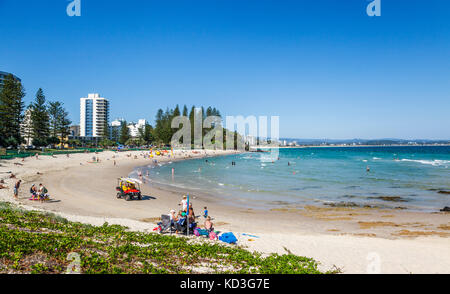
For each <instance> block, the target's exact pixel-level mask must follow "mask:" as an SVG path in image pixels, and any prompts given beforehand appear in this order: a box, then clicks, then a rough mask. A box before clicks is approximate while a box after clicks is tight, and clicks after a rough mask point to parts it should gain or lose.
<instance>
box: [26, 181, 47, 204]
mask: <svg viewBox="0 0 450 294" xmlns="http://www.w3.org/2000/svg"><path fill="white" fill-rule="evenodd" d="M30 194H31V198H30V200H33V201H36V200H39V201H40V202H44V201H46V200H49V199H50V196H49V195H48V190H47V188H46V187H45V186H44V185H43V184H42V183H40V184H39V187H36V185H35V184H33V185H31V188H30Z"/></svg>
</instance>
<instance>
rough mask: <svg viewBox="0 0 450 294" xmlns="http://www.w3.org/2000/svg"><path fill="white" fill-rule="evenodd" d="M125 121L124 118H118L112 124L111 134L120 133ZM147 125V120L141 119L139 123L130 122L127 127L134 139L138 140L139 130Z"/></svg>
mask: <svg viewBox="0 0 450 294" xmlns="http://www.w3.org/2000/svg"><path fill="white" fill-rule="evenodd" d="M124 121H125V120H124V119H123V118H118V119H116V120H114V121H112V122H111V125H110V130H111V132H110V133H111V134H113V133H120V128H121V127H122V123H123V122H124ZM146 124H147V120H146V119H140V120H138V122H137V123H135V122H130V123H127V127H128V131H129V133H130V136H131V137H132V138H137V137H139V129H141V128H143V127H145V125H146Z"/></svg>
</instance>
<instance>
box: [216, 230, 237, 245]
mask: <svg viewBox="0 0 450 294" xmlns="http://www.w3.org/2000/svg"><path fill="white" fill-rule="evenodd" d="M219 240H220V241H222V242H225V243H229V244H235V243H236V242H237V238H236V236H235V235H234V234H233V233H223V234H222V235H220V237H219Z"/></svg>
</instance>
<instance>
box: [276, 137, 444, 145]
mask: <svg viewBox="0 0 450 294" xmlns="http://www.w3.org/2000/svg"><path fill="white" fill-rule="evenodd" d="M280 141H281V142H283V141H286V143H288V144H289V143H292V142H296V143H297V144H298V145H331V144H334V145H343V144H346V145H354V144H355V145H374V146H376V145H405V144H408V145H434V144H450V140H426V139H414V140H405V139H393V138H383V139H343V140H339V139H299V138H280Z"/></svg>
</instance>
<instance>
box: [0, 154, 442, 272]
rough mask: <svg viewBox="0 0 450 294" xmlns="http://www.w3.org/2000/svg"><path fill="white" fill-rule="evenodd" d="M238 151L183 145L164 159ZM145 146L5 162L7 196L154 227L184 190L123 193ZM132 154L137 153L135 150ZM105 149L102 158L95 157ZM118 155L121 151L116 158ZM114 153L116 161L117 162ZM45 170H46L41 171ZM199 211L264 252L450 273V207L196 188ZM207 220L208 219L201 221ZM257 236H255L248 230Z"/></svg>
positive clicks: (88, 219)
mask: <svg viewBox="0 0 450 294" xmlns="http://www.w3.org/2000/svg"><path fill="white" fill-rule="evenodd" d="M230 153H232V152H231V151H228V152H227V151H203V150H201V151H197V152H196V153H193V152H192V151H185V152H183V151H175V154H174V157H172V158H169V157H167V156H164V157H156V159H157V160H158V162H160V163H162V162H165V161H173V160H183V159H189V158H196V157H205V156H220V155H226V154H230ZM142 154H143V153H142V152H141V151H133V152H122V153H114V152H112V151H106V152H101V153H99V154H93V153H89V154H71V155H70V157H69V158H67V157H66V156H65V155H58V156H54V157H50V156H42V157H39V159H36V158H34V157H33V158H26V159H25V160H24V161H23V162H22V160H21V159H14V160H2V161H0V165H1V166H0V178H1V179H3V180H4V182H5V184H4V185H6V186H7V187H8V188H5V189H0V200H2V201H9V202H13V203H17V204H19V205H21V206H23V207H25V208H28V209H40V210H46V211H51V212H54V213H56V214H59V215H61V216H63V217H66V218H67V219H69V220H73V221H80V222H84V223H90V224H94V225H101V224H103V223H104V222H105V221H107V222H108V223H110V224H113V223H114V224H121V225H125V226H128V227H129V228H130V229H132V230H141V231H147V232H152V231H153V228H154V227H155V226H156V222H157V221H158V220H159V217H160V216H161V214H167V213H168V212H169V210H170V209H175V210H178V209H179V206H178V203H179V202H180V200H181V196H182V194H181V193H180V192H176V191H175V190H174V189H171V188H170V187H160V186H156V185H153V184H152V182H151V179H149V180H150V185H143V187H142V191H143V195H144V197H143V200H142V201H130V202H126V201H124V200H122V199H116V197H115V194H116V191H115V187H116V180H117V178H118V177H121V176H127V175H128V174H129V173H130V172H132V171H133V170H134V169H135V168H136V167H139V166H146V165H150V164H152V159H149V158H144V157H143V156H142ZM127 155H130V156H127ZM93 156H97V157H98V158H99V160H100V162H99V163H90V161H92V157H93ZM113 156H114V157H115V158H113ZM114 160H115V161H116V165H114ZM11 173H13V174H14V175H16V178H17V179H22V181H23V182H22V185H21V189H20V193H19V200H17V201H16V200H14V199H13V197H12V187H13V186H14V183H15V181H16V179H10V178H9V177H10V175H11ZM38 173H39V174H38ZM33 183H34V184H39V183H44V184H45V185H46V187H47V188H48V190H49V193H50V195H51V198H52V199H53V200H52V201H51V202H46V203H38V202H33V201H29V200H28V198H29V193H28V191H29V188H30V186H31V184H33ZM192 202H193V205H194V210H195V212H196V214H197V215H200V214H201V213H202V211H203V207H204V206H207V207H208V210H209V212H210V215H211V216H213V217H214V224H215V228H216V229H217V230H220V231H222V232H226V231H231V232H233V233H235V234H236V236H237V237H238V239H239V242H238V243H239V244H240V245H242V246H245V247H247V248H249V249H250V250H256V251H259V252H262V253H266V254H269V253H272V252H275V253H280V254H283V253H287V252H292V253H293V254H297V255H302V256H307V257H312V258H314V259H316V260H317V261H318V262H320V268H321V269H323V270H330V269H333V268H338V269H340V270H341V272H343V273H377V272H379V273H450V250H448V249H449V248H450V214H449V213H424V212H423V213H422V212H410V211H404V210H395V209H391V210H387V209H371V208H347V207H318V206H306V207H302V208H299V207H290V206H287V205H283V204H280V206H279V208H275V209H272V210H264V209H248V208H243V207H239V206H233V205H224V204H223V201H220V200H218V199H215V198H214V197H213V196H205V195H203V194H202V195H201V194H199V195H196V194H194V195H192ZM200 224H202V221H200ZM248 235H251V236H248Z"/></svg>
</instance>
